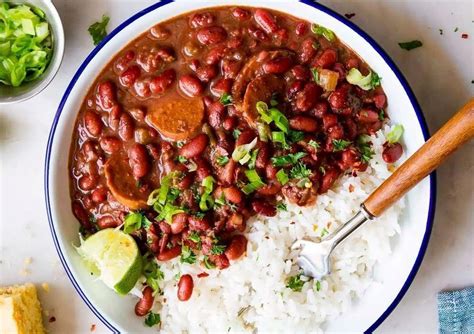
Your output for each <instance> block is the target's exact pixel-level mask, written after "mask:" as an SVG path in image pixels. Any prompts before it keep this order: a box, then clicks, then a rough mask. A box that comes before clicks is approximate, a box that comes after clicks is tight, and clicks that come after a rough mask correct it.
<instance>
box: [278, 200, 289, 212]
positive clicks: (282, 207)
mask: <svg viewBox="0 0 474 334" xmlns="http://www.w3.org/2000/svg"><path fill="white" fill-rule="evenodd" d="M276 208H277V210H278V211H287V210H288V208H287V207H286V204H285V202H283V201H280V202H278V203H277V204H276Z"/></svg>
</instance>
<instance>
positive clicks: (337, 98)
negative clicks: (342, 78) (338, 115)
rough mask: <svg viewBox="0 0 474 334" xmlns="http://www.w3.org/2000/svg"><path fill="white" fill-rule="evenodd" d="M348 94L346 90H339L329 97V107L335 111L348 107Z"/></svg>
mask: <svg viewBox="0 0 474 334" xmlns="http://www.w3.org/2000/svg"><path fill="white" fill-rule="evenodd" d="M347 99H348V94H347V91H346V90H342V89H337V90H336V91H334V92H332V93H331V95H329V99H328V101H329V105H330V106H331V108H332V109H333V110H337V109H342V108H344V107H346V103H347Z"/></svg>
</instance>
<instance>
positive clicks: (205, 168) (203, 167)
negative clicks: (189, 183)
mask: <svg viewBox="0 0 474 334" xmlns="http://www.w3.org/2000/svg"><path fill="white" fill-rule="evenodd" d="M194 160H195V162H196V165H197V166H198V167H197V170H196V179H197V180H198V181H199V182H202V180H204V179H205V178H206V177H208V176H209V175H211V167H210V166H209V163H208V162H207V160H204V159H201V158H195V159H194Z"/></svg>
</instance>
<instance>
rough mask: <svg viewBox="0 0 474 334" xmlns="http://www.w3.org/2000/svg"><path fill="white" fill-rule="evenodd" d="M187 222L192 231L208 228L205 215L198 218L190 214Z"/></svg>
mask: <svg viewBox="0 0 474 334" xmlns="http://www.w3.org/2000/svg"><path fill="white" fill-rule="evenodd" d="M188 222H189V229H190V230H192V231H207V230H209V229H210V225H209V222H208V221H207V219H206V217H204V218H198V217H195V216H190V217H189V219H188Z"/></svg>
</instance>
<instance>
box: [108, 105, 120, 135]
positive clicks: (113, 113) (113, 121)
mask: <svg viewBox="0 0 474 334" xmlns="http://www.w3.org/2000/svg"><path fill="white" fill-rule="evenodd" d="M121 115H122V108H121V107H120V106H119V105H115V106H113V107H112V108H111V109H110V113H109V128H111V129H112V130H114V131H116V130H117V129H118V127H119V123H120V116H121Z"/></svg>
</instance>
